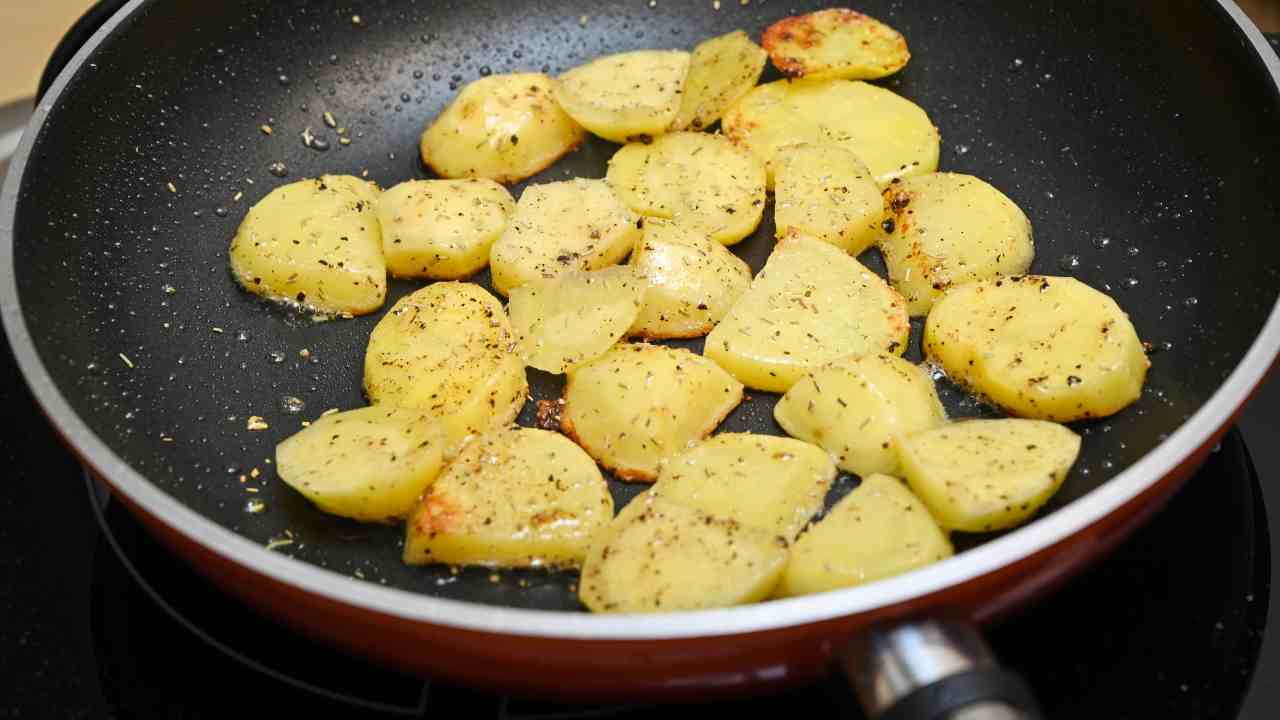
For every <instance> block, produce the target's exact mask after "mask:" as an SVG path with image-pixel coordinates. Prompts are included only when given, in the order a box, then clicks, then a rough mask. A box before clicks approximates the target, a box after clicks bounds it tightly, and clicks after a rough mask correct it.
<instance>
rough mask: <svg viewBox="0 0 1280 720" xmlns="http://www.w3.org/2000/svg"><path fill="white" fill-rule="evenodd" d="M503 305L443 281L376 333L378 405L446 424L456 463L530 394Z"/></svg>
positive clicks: (372, 364) (373, 362)
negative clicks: (475, 440)
mask: <svg viewBox="0 0 1280 720" xmlns="http://www.w3.org/2000/svg"><path fill="white" fill-rule="evenodd" d="M514 347H515V337H514V334H513V333H512V331H511V324H510V323H509V322H508V321H507V314H506V313H505V312H503V310H502V305H501V304H500V303H499V302H498V301H497V299H496V298H494V297H493V296H492V295H490V294H489V293H488V292H486V291H485V289H484V288H482V287H480V286H479V285H475V284H472V283H460V282H438V283H435V284H432V285H428V286H427V287H424V288H422V289H421V290H418V291H416V292H414V293H413V294H411V295H406V296H405V297H403V298H401V299H400V301H399V302H397V303H396V304H395V305H394V306H392V308H391V311H390V312H388V313H387V314H386V315H385V316H383V318H382V320H381V321H379V322H378V325H377V327H375V328H374V329H373V333H371V334H370V335H369V348H368V350H367V351H366V352H365V357H364V391H365V394H366V395H367V396H368V397H369V401H370V402H372V403H386V404H388V405H397V406H400V407H410V408H420V409H422V410H425V411H426V412H427V414H428V415H430V416H431V417H433V418H435V419H437V420H438V421H439V422H440V424H441V425H443V426H444V431H445V437H446V438H447V439H448V444H447V445H446V448H445V457H446V458H452V457H453V456H454V455H456V454H457V453H458V450H460V449H461V448H462V445H463V444H464V443H465V442H466V441H467V440H468V439H469V438H470V437H471V436H473V435H479V434H481V433H484V432H488V431H489V430H491V429H493V428H495V427H502V426H504V425H507V424H509V423H510V422H512V421H513V420H515V418H516V415H518V414H519V413H520V409H521V408H522V407H524V401H525V398H526V397H527V396H528V393H529V385H528V383H527V382H526V380H525V374H524V363H522V362H520V358H519V356H518V355H516V354H515V352H513V349H514Z"/></svg>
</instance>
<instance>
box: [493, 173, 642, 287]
mask: <svg viewBox="0 0 1280 720" xmlns="http://www.w3.org/2000/svg"><path fill="white" fill-rule="evenodd" d="M641 225H642V222H641V220H640V218H639V216H637V215H636V214H635V213H633V212H631V210H629V209H628V208H627V206H626V205H624V204H623V203H622V201H621V200H620V199H619V198H618V196H617V195H615V194H614V192H613V190H610V189H609V185H608V183H606V182H605V181H604V180H583V179H581V178H577V179H574V180H565V181H563V182H554V183H547V184H545V185H531V186H529V187H527V188H525V191H524V193H523V194H521V195H520V201H519V202H518V203H516V211H515V213H514V214H513V215H512V216H511V220H510V222H508V223H507V229H506V230H504V231H503V233H502V235H501V236H500V237H499V238H498V240H497V241H496V242H495V243H494V244H493V248H492V249H491V250H490V252H489V266H490V270H491V271H492V273H493V287H494V289H495V290H497V291H498V292H500V293H502V294H503V295H508V294H510V293H511V289H512V288H516V287H519V286H521V285H523V284H525V283H527V282H529V281H530V280H534V279H536V278H551V277H556V276H557V275H562V274H564V273H567V272H569V271H571V270H599V269H601V268H604V267H608V266H609V265H616V264H618V263H619V262H622V260H623V259H624V258H626V257H627V253H629V252H631V248H632V247H634V246H635V244H636V240H638V239H640V236H641Z"/></svg>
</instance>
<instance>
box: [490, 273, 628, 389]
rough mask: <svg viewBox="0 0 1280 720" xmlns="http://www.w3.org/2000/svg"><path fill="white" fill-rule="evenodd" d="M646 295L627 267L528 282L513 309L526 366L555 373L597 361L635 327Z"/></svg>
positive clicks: (510, 306)
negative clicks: (633, 325) (630, 328)
mask: <svg viewBox="0 0 1280 720" xmlns="http://www.w3.org/2000/svg"><path fill="white" fill-rule="evenodd" d="M644 291H645V285H644V281H643V280H642V279H640V278H638V277H637V276H636V274H635V273H634V272H633V271H632V269H631V268H630V267H627V266H622V267H611V268H605V269H604V270H596V271H593V272H578V271H574V272H571V273H567V274H565V275H561V276H559V277H555V278H547V279H543V278H539V279H537V280H533V281H531V282H528V283H525V284H524V285H521V286H520V287H518V288H516V289H514V290H512V291H511V302H510V303H508V304H507V312H508V313H510V315H511V325H512V327H514V328H515V332H516V342H517V350H516V351H517V352H518V353H519V354H520V356H521V357H522V358H524V362H525V364H526V365H528V366H529V367H534V368H537V369H539V370H542V371H544V372H549V373H562V372H565V371H566V370H569V369H571V368H574V367H577V366H579V365H581V364H583V363H585V362H587V361H589V360H594V359H595V358H597V357H600V356H601V355H603V354H604V353H605V352H606V351H607V350H608V349H609V348H611V347H613V344H614V343H616V342H617V341H618V340H619V339H620V338H621V337H622V336H623V335H625V334H626V332H627V328H629V327H631V324H632V323H633V322H635V319H636V316H637V315H638V314H639V313H640V304H641V300H642V299H643V298H644Z"/></svg>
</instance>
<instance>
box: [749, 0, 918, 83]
mask: <svg viewBox="0 0 1280 720" xmlns="http://www.w3.org/2000/svg"><path fill="white" fill-rule="evenodd" d="M762 42H763V43H764V47H765V50H767V51H768V52H769V58H770V59H771V60H773V66H774V67H776V68H778V69H779V70H781V71H782V73H783V74H784V75H790V76H792V77H810V78H819V77H821V78H844V79H848V80H875V79H876V78H882V77H885V76H886V75H892V74H894V73H896V72H898V71H899V70H901V69H902V68H903V67H905V66H906V64H907V61H908V60H910V59H911V53H910V52H908V51H907V40H906V38H904V37H902V34H901V33H899V32H898V31H897V30H894V29H893V28H891V27H889V26H888V25H885V24H884V23H882V22H880V21H879V20H876V19H875V18H873V17H870V16H868V15H863V14H862V13H860V12H856V11H853V10H849V9H848V8H827V9H826V10H819V11H817V12H811V13H808V14H807V15H797V16H795V17H789V18H784V19H782V20H779V21H778V22H776V23H774V24H772V25H770V26H769V27H768V29H766V30H765V31H764V37H763V38H762Z"/></svg>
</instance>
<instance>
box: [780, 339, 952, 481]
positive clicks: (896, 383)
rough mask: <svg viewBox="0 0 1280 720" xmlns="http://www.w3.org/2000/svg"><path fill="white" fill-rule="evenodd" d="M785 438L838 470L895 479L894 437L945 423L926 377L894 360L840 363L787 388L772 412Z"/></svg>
mask: <svg viewBox="0 0 1280 720" xmlns="http://www.w3.org/2000/svg"><path fill="white" fill-rule="evenodd" d="M773 417H774V418H775V419H776V420H777V421H778V424H779V425H781V426H782V429H784V430H786V431H787V434H788V435H791V436H792V437H797V438H800V439H801V440H804V441H806V442H811V443H814V444H816V445H820V446H822V447H823V448H824V449H826V450H827V451H828V452H830V453H832V454H833V455H835V457H836V460H837V462H838V463H839V464H840V469H841V470H845V471H847V472H851V473H855V474H857V475H861V476H863V477H866V476H868V475H871V474H874V473H885V474H888V475H896V474H897V473H898V455H897V452H896V451H895V450H894V449H893V447H892V439H893V436H894V435H896V434H898V433H904V432H914V431H916V430H926V429H928V428H933V427H937V426H939V425H942V424H943V423H945V422H946V421H947V415H946V412H945V411H944V410H943V409H942V402H941V401H940V400H938V393H937V390H935V389H934V387H933V380H932V379H931V378H930V377H929V373H927V372H925V370H924V369H923V368H921V367H919V366H916V365H912V364H911V363H910V362H907V361H906V360H903V359H902V358H900V357H898V356H896V355H864V356H862V357H852V358H844V359H842V360H837V361H836V362H833V363H831V364H830V365H827V366H824V367H821V368H818V369H816V370H814V371H813V372H811V373H809V374H808V375H805V376H804V379H802V380H801V381H800V382H798V383H796V384H795V385H792V386H791V389H790V390H788V391H787V394H786V395H783V396H782V399H781V400H779V401H778V404H777V405H775V406H774V408H773Z"/></svg>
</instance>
